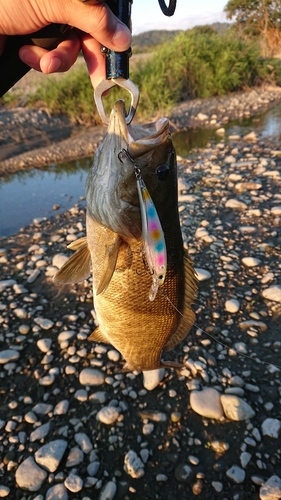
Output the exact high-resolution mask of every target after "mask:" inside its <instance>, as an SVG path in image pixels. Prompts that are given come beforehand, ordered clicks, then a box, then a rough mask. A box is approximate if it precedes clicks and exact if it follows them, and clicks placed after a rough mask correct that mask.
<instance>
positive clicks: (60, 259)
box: [52, 253, 69, 269]
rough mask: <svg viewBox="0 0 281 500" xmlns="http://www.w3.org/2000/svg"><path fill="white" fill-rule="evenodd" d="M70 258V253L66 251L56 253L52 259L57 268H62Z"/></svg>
mask: <svg viewBox="0 0 281 500" xmlns="http://www.w3.org/2000/svg"><path fill="white" fill-rule="evenodd" d="M68 259H69V255H66V254H64V253H57V254H56V255H54V257H53V260H52V265H53V266H54V267H56V268H57V269H60V268H61V267H62V266H63V265H64V264H65V263H66V262H67V261H68Z"/></svg>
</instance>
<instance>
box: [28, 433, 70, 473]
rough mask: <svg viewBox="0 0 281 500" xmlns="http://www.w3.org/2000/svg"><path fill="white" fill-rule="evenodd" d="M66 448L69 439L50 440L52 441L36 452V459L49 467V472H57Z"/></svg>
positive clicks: (46, 467) (43, 465)
mask: <svg viewBox="0 0 281 500" xmlns="http://www.w3.org/2000/svg"><path fill="white" fill-rule="evenodd" d="M66 448H67V441H64V440H63V439H57V440H55V441H50V443H47V444H45V445H44V446H41V448H39V449H38V450H37V451H36V452H35V455H34V456H35V460H36V462H37V464H39V465H41V466H42V467H43V468H44V469H47V471H48V472H55V471H56V470H57V468H58V466H59V464H60V462H61V460H62V457H63V455H64V452H65V450H66Z"/></svg>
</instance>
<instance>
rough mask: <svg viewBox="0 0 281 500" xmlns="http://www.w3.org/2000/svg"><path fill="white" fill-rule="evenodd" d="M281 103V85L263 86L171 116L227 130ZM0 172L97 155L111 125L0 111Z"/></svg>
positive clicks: (179, 122)
mask: <svg viewBox="0 0 281 500" xmlns="http://www.w3.org/2000/svg"><path fill="white" fill-rule="evenodd" d="M280 101H281V88H280V87H260V88H256V89H251V90H249V91H247V92H237V93H234V94H231V95H228V96H223V97H214V98H210V99H195V100H192V101H187V102H184V103H182V104H180V105H179V106H177V107H176V108H174V109H173V110H171V113H170V115H169V118H170V120H171V130H172V131H179V130H186V129H190V128H195V127H213V128H215V129H220V128H223V127H224V125H225V124H226V123H228V121H230V120H231V119H234V118H242V117H249V116H254V115H255V114H258V113H261V112H262V111H265V110H266V109H269V108H270V107H273V106H275V105H276V104H277V103H278V102H280ZM0 124H1V126H2V128H1V135H0V146H1V151H0V176H6V175H11V174H13V173H15V172H18V171H20V170H26V169H30V168H42V167H45V166H46V165H48V164H50V163H59V162H62V161H68V160H73V159H76V158H82V157H85V156H90V155H93V154H94V152H95V150H96V148H97V145H98V144H99V142H100V141H101V140H102V138H103V136H104V134H105V132H106V128H105V127H103V126H99V127H91V126H86V127H85V126H83V125H77V124H73V123H71V122H70V120H69V119H67V118H66V117H53V116H50V115H49V114H48V112H47V111H46V110H44V109H38V110H37V109H28V108H15V109H5V108H4V109H3V108H2V109H0Z"/></svg>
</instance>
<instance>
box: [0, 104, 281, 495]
mask: <svg viewBox="0 0 281 500" xmlns="http://www.w3.org/2000/svg"><path fill="white" fill-rule="evenodd" d="M202 112H203V111H202ZM205 114H207V111H205ZM210 119H214V118H211V116H210V117H209V116H208V120H210ZM280 187H281V150H280V149H278V148H277V147H276V145H275V146H274V143H273V141H272V142H271V141H270V140H266V141H264V140H263V139H262V138H261V137H259V136H252V138H251V140H247V141H246V140H244V139H243V137H239V136H236V137H235V136H234V137H233V138H232V140H231V141H229V142H228V143H227V144H226V143H224V142H223V141H221V142H219V143H218V144H212V145H210V146H209V147H208V148H204V149H197V151H196V154H193V155H192V156H191V157H189V158H188V159H187V160H182V159H179V194H180V196H179V211H180V218H181V226H182V232H183V238H184V243H185V246H186V247H187V248H188V250H189V253H190V255H191V257H192V258H193V260H194V263H195V267H196V269H197V271H198V275H199V279H200V281H199V295H198V301H197V303H196V304H195V307H194V308H195V311H196V325H195V326H194V327H193V329H192V331H191V332H190V334H189V336H188V337H187V338H186V339H185V341H183V342H182V343H181V344H180V345H179V346H178V347H177V348H176V349H175V350H174V351H172V352H170V353H169V359H172V357H173V359H174V360H177V361H183V363H184V368H183V369H182V370H168V369H167V370H162V369H160V370H156V371H154V372H153V373H147V374H145V375H143V374H141V373H137V372H134V373H128V374H125V373H122V372H121V370H122V366H123V361H122V359H121V357H120V355H119V353H118V352H117V351H115V350H114V349H112V347H110V346H107V345H105V344H95V343H90V342H88V341H87V337H88V335H89V333H91V331H92V330H93V329H94V318H95V313H94V310H93V304H92V291H91V280H87V281H85V282H83V283H81V284H78V285H75V286H71V287H69V289H68V290H58V289H56V288H55V287H54V285H53V282H52V276H53V274H54V272H55V271H56V270H57V268H58V267H60V265H61V264H62V262H63V261H64V260H65V258H66V254H67V255H69V251H68V250H67V249H66V246H67V244H68V243H70V242H71V241H74V240H75V239H77V238H79V237H81V236H84V235H85V208H84V207H83V206H82V205H79V204H78V205H75V206H74V207H73V208H71V209H70V210H68V211H67V212H65V213H64V214H58V215H56V216H54V217H51V218H49V219H44V220H40V219H38V220H34V222H33V224H31V225H30V226H27V227H25V228H22V230H21V231H20V232H19V233H18V234H16V235H14V236H10V237H7V238H3V239H2V240H1V247H2V248H1V252H0V262H1V266H0V290H1V302H0V324H1V334H0V342H1V347H0V378H1V403H0V414H1V418H0V428H1V441H0V456H1V457H2V458H1V459H0V462H1V460H2V462H1V467H0V494H1V495H2V497H5V496H6V497H7V498H13V499H14V498H16V499H18V500H26V499H28V500H54V499H55V498H61V499H64V500H67V499H69V500H71V499H72V500H74V499H75V500H93V499H98V500H105V499H107V500H112V499H114V500H115V499H118V500H119V499H120V500H121V499H124V500H133V499H138V500H139V499H141V500H156V499H158V500H192V499H195V498H197V499H199V500H212V499H217V498H221V499H230V498H233V499H235V500H246V499H248V500H273V499H276V498H279V497H280V496H281V455H280V435H281V419H280V414H281V377H280V373H281V371H280V366H279V365H280V345H281V339H280V317H281V282H280V273H281V267H280V252H281V231H280V228H281V222H280V221H281V195H280ZM55 202H56V200H54V203H55ZM128 327H129V325H128ZM204 332H206V333H204ZM208 334H209V335H211V337H209V335H208ZM237 352H239V353H241V354H244V355H245V356H246V357H242V356H240V355H238V354H237ZM171 355H172V357H171Z"/></svg>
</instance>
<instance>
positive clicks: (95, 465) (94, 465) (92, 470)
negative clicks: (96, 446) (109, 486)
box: [87, 462, 100, 477]
mask: <svg viewBox="0 0 281 500" xmlns="http://www.w3.org/2000/svg"><path fill="white" fill-rule="evenodd" d="M99 467H100V462H91V463H90V464H89V465H88V466H87V472H88V474H89V476H92V477H94V476H95V475H96V473H97V472H98V470H99Z"/></svg>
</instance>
